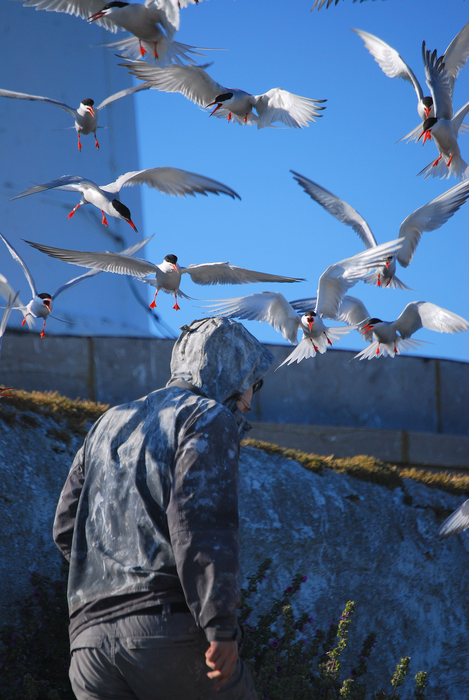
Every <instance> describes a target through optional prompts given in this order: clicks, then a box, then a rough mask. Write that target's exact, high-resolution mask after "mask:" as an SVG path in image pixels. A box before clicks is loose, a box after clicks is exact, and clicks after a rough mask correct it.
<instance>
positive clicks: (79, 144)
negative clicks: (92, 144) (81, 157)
mask: <svg viewBox="0 0 469 700" xmlns="http://www.w3.org/2000/svg"><path fill="white" fill-rule="evenodd" d="M78 150H79V151H81V141H80V134H78Z"/></svg>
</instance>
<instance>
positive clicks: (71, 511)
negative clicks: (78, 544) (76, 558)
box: [52, 447, 85, 561]
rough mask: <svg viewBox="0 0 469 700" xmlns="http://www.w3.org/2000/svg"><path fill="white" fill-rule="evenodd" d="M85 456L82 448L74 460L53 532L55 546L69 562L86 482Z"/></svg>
mask: <svg viewBox="0 0 469 700" xmlns="http://www.w3.org/2000/svg"><path fill="white" fill-rule="evenodd" d="M83 456H84V447H81V449H80V450H78V452H77V454H76V456H75V459H74V460H73V463H72V466H71V468H70V471H69V473H68V477H67V480H66V482H65V485H64V487H63V489H62V493H61V494H60V498H59V502H58V504H57V510H56V512H55V518H54V526H53V530H52V534H53V537H54V542H55V544H56V545H57V547H58V548H59V550H60V552H61V553H62V554H63V556H64V557H65V559H67V560H68V561H70V552H71V550H72V538H73V528H74V527H75V518H76V514H77V508H78V500H79V498H80V494H81V490H82V488H83V482H84V481H85V474H84V469H83Z"/></svg>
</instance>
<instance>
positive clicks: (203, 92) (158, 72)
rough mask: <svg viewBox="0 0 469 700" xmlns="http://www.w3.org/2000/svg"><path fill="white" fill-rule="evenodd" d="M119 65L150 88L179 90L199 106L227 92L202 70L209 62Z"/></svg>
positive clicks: (142, 62) (166, 90)
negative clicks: (175, 64)
mask: <svg viewBox="0 0 469 700" xmlns="http://www.w3.org/2000/svg"><path fill="white" fill-rule="evenodd" d="M119 65H121V66H124V67H125V68H130V70H129V73H130V74H131V75H134V76H135V77H136V78H138V79H139V80H146V81H147V82H149V83H150V85H151V87H152V88H154V89H156V90H161V91H162V92H179V93H181V95H184V97H186V98H187V99H188V100H191V102H195V104H197V105H199V106H201V107H206V106H207V105H209V104H210V103H211V102H213V101H214V100H215V98H216V97H217V96H218V95H221V94H223V93H225V92H227V88H226V87H224V86H223V85H220V83H217V82H216V81H215V80H212V78H211V77H210V76H209V74H208V73H207V72H206V71H205V70H204V68H208V67H209V66H211V65H212V64H211V63H206V64H205V65H203V66H168V67H167V68H157V67H156V66H151V65H150V64H149V63H146V61H133V62H132V63H120V64H119Z"/></svg>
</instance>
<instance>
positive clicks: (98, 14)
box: [88, 10, 104, 22]
mask: <svg viewBox="0 0 469 700" xmlns="http://www.w3.org/2000/svg"><path fill="white" fill-rule="evenodd" d="M101 17H104V12H102V11H101V10H100V11H99V12H95V14H94V15H91V17H88V22H96V20H97V19H100V18H101Z"/></svg>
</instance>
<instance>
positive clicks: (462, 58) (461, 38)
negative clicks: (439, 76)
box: [443, 22, 469, 86]
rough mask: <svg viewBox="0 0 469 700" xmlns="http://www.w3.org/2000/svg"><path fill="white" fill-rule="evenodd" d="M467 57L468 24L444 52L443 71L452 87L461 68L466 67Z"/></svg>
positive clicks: (468, 43)
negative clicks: (444, 70)
mask: <svg viewBox="0 0 469 700" xmlns="http://www.w3.org/2000/svg"><path fill="white" fill-rule="evenodd" d="M468 57H469V22H468V23H467V24H466V25H465V26H464V27H463V28H462V29H461V31H460V32H459V33H458V34H457V35H456V36H455V37H454V39H453V41H452V42H451V44H450V45H449V46H448V48H447V49H446V51H445V54H444V57H443V58H444V62H445V69H446V72H447V73H448V75H449V77H450V81H451V82H452V86H453V85H454V81H455V80H456V78H457V77H458V73H459V71H460V70H461V68H464V66H465V65H466V62H467V59H468Z"/></svg>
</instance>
